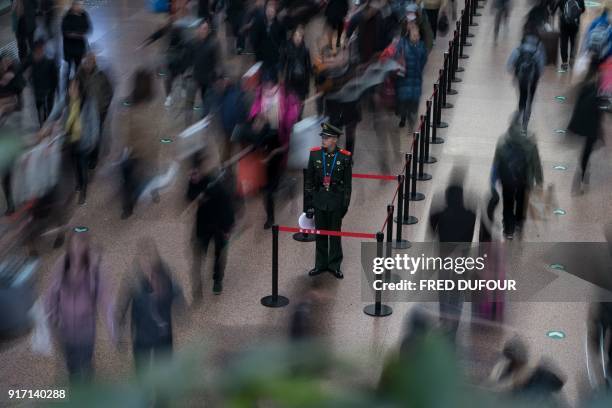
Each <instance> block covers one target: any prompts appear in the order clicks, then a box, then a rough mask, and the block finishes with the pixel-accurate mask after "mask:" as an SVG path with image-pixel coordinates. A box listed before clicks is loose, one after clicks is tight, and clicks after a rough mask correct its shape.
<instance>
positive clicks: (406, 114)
mask: <svg viewBox="0 0 612 408" xmlns="http://www.w3.org/2000/svg"><path fill="white" fill-rule="evenodd" d="M397 111H398V114H399V116H400V120H401V121H402V122H406V121H408V129H409V130H412V129H413V128H414V125H415V123H416V118H417V113H418V111H419V101H397Z"/></svg>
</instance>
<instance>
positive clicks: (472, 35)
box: [466, 33, 474, 38]
mask: <svg viewBox="0 0 612 408" xmlns="http://www.w3.org/2000/svg"><path fill="white" fill-rule="evenodd" d="M466 37H469V38H472V37H474V34H472V33H467V35H466Z"/></svg>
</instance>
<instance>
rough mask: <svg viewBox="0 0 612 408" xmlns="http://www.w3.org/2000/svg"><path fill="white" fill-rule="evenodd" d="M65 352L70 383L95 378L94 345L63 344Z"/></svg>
mask: <svg viewBox="0 0 612 408" xmlns="http://www.w3.org/2000/svg"><path fill="white" fill-rule="evenodd" d="M63 350H64V359H65V360H66V367H67V368H68V376H69V378H70V382H71V383H75V382H85V381H89V380H91V378H92V376H93V350H94V345H93V343H91V344H63Z"/></svg>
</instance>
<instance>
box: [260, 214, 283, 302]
mask: <svg viewBox="0 0 612 408" xmlns="http://www.w3.org/2000/svg"><path fill="white" fill-rule="evenodd" d="M261 304H262V305H264V306H266V307H283V306H287V305H288V304H289V299H287V298H286V297H284V296H280V295H279V294H278V225H276V224H275V225H273V226H272V295H270V296H265V297H263V298H261Z"/></svg>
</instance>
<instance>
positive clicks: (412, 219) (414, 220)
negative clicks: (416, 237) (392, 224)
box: [402, 215, 419, 225]
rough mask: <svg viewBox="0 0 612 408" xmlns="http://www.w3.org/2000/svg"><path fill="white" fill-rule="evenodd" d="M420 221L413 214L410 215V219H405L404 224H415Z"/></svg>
mask: <svg viewBox="0 0 612 408" xmlns="http://www.w3.org/2000/svg"><path fill="white" fill-rule="evenodd" d="M418 222H419V219H418V218H417V217H415V216H413V215H409V216H408V219H405V220H403V222H402V224H403V225H414V224H417V223H418Z"/></svg>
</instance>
